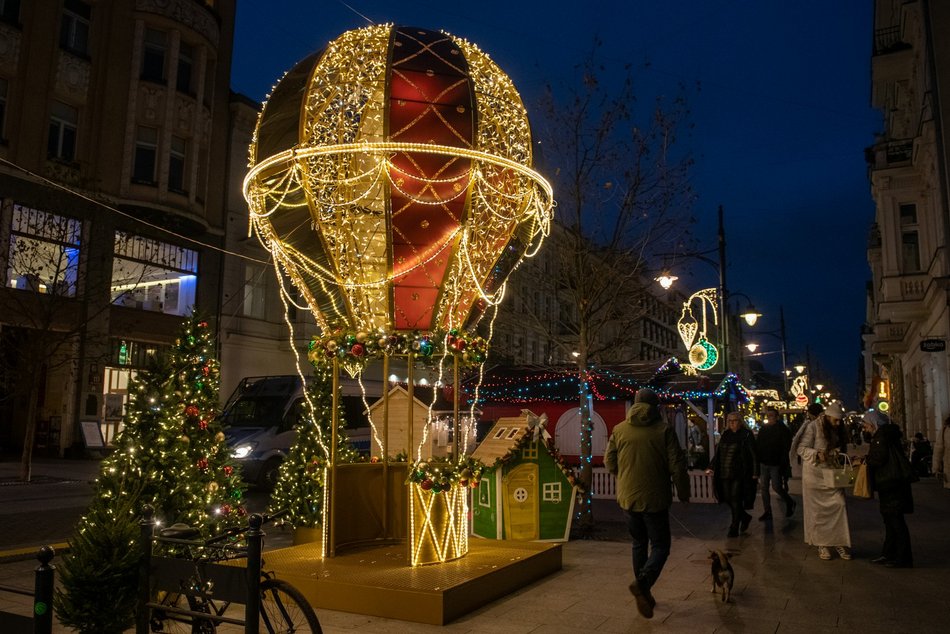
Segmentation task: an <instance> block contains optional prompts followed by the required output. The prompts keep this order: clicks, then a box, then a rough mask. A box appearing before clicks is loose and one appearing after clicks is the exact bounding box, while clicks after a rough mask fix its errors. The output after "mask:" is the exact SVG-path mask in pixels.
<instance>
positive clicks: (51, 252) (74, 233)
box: [7, 205, 82, 297]
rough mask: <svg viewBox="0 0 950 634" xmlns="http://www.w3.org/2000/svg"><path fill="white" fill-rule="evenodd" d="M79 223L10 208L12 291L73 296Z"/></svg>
mask: <svg viewBox="0 0 950 634" xmlns="http://www.w3.org/2000/svg"><path fill="white" fill-rule="evenodd" d="M81 229H82V223H81V222H80V221H79V220H76V219H74V218H67V217H66V216H60V215H57V214H53V213H50V212H47V211H40V210H39V209H31V208H30V207H23V206H21V205H14V206H13V218H12V222H11V224H10V256H9V260H8V268H7V280H8V282H7V283H8V284H9V286H11V287H12V288H19V289H21V290H27V291H33V292H36V293H45V294H47V295H59V296H63V297H75V295H76V282H77V279H78V276H77V274H78V272H79V239H80V232H81Z"/></svg>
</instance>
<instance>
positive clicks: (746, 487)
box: [706, 412, 759, 537]
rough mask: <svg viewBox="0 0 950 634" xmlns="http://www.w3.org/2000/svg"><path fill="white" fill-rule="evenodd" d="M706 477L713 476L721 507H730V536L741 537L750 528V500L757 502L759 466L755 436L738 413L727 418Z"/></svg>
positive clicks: (728, 415)
mask: <svg viewBox="0 0 950 634" xmlns="http://www.w3.org/2000/svg"><path fill="white" fill-rule="evenodd" d="M706 473H707V474H712V475H713V489H714V491H715V493H716V499H717V500H719V503H720V504H728V505H729V510H730V512H731V514H732V521H731V522H730V524H729V532H728V533H727V536H728V537H738V536H739V533H744V532H745V531H746V529H747V528H749V522H750V521H752V516H751V515H749V514H748V513H746V510H745V509H746V507H747V506H748V507H749V508H752V505H751V504H748V503H747V500H751V501H752V502H753V503H754V501H755V491H756V489H757V488H758V487H757V483H758V477H759V464H758V460H757V459H756V456H755V437H754V436H753V435H752V432H751V431H749V428H748V427H746V426H745V425H743V424H742V415H741V414H739V412H729V414H727V415H726V431H724V432H723V434H722V437H721V438H720V439H719V446H718V447H716V455H715V456H713V459H712V461H711V462H710V463H709V469H707V470H706Z"/></svg>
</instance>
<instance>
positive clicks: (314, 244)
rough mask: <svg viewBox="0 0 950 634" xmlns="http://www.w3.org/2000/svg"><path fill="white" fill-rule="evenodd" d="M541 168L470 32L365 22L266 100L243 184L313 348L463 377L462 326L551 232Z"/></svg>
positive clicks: (514, 100) (324, 357) (448, 554)
mask: <svg viewBox="0 0 950 634" xmlns="http://www.w3.org/2000/svg"><path fill="white" fill-rule="evenodd" d="M531 164H532V147H531V131H530V127H529V123H528V117H527V113H526V111H525V108H524V106H523V104H522V102H521V99H520V97H519V95H518V93H517V91H516V90H515V87H514V85H513V83H512V82H511V80H510V79H509V78H508V76H507V75H505V73H504V72H502V71H501V70H500V69H499V68H498V66H497V65H496V64H495V63H494V62H493V61H492V60H491V59H490V58H489V57H488V56H487V55H486V54H485V53H483V52H482V51H480V50H479V49H478V48H477V47H476V46H475V45H473V44H471V43H469V42H467V41H465V40H464V39H461V38H458V37H454V36H452V35H449V34H446V33H441V32H436V31H429V30H425V29H418V28H405V27H394V26H392V25H379V26H370V27H366V28H361V29H356V30H353V31H348V32H346V33H344V34H342V35H341V36H339V37H338V38H337V39H335V40H334V41H332V42H331V43H330V44H329V45H328V46H327V48H326V49H324V50H323V51H321V52H318V53H315V54H313V55H311V56H309V57H307V58H306V59H304V60H302V61H301V62H299V63H298V64H297V65H296V66H294V68H292V69H291V70H290V71H289V72H288V73H287V74H286V75H285V76H284V77H283V78H282V79H281V80H280V82H279V83H278V84H277V85H276V86H275V88H274V90H273V92H272V94H271V96H270V97H269V98H268V100H267V102H266V104H265V105H264V108H263V110H262V112H261V115H260V118H259V120H258V124H257V128H256V131H255V135H254V139H253V142H252V144H251V147H250V171H249V173H248V175H247V177H246V179H245V181H244V196H245V198H246V199H247V202H248V204H249V207H250V214H251V219H252V221H253V226H254V228H255V230H256V232H257V234H258V236H259V237H260V239H261V241H262V242H263V244H264V245H265V246H266V247H267V248H268V249H269V250H270V252H271V253H272V255H273V258H274V262H275V263H276V265H278V266H279V267H280V268H281V269H282V270H283V271H284V272H285V273H286V275H287V277H288V278H289V279H290V280H291V282H292V283H293V284H294V286H295V287H296V288H297V290H298V291H299V294H300V296H301V297H302V298H303V299H304V300H305V302H306V304H307V305H308V306H309V307H310V308H311V309H312V311H313V314H314V316H315V318H316V320H317V323H318V324H319V326H320V328H321V331H322V335H321V336H319V337H317V338H315V340H314V341H313V343H312V344H311V350H310V360H311V361H312V362H314V363H326V362H334V363H336V362H340V363H342V364H343V366H344V367H345V368H347V369H348V370H349V371H350V372H351V373H354V372H359V371H360V369H361V368H362V367H363V365H364V364H365V363H366V360H367V359H370V358H373V357H379V358H383V359H387V358H388V357H389V356H392V355H399V354H405V355H407V356H408V357H409V359H410V362H409V366H410V371H411V366H412V358H413V356H417V357H427V356H428V357H443V358H451V359H452V360H453V361H454V362H455V365H456V374H457V372H458V370H457V364H458V363H462V364H477V363H481V362H483V361H484V358H485V354H486V353H487V345H486V344H485V342H484V341H483V340H481V339H480V338H479V337H477V336H475V335H474V334H473V333H472V332H471V331H470V330H467V329H470V328H472V327H473V326H474V325H475V324H476V323H477V322H478V321H479V320H480V319H481V318H482V317H483V316H484V315H485V314H486V312H487V309H488V308H489V307H491V306H493V305H497V304H498V303H499V302H500V301H501V299H502V297H503V294H504V282H505V279H506V278H507V277H508V275H509V274H510V272H511V271H512V270H513V269H514V268H515V267H516V266H517V265H518V264H519V263H520V262H521V260H522V259H523V258H524V257H526V256H530V255H532V254H533V252H534V251H535V250H536V249H537V248H538V247H539V245H540V243H541V241H542V239H543V238H544V236H545V235H547V232H548V229H549V223H550V218H551V207H552V204H553V200H552V192H551V187H550V185H549V184H548V183H547V182H546V181H545V180H544V179H543V178H542V177H541V176H540V175H539V174H538V173H537V172H535V171H534V170H533V169H532V168H531ZM410 389H411V381H410ZM457 393H458V390H456V394H457ZM457 418H458V416H457V415H456V419H457ZM333 428H334V429H335V428H336V426H335V425H334V426H333ZM410 429H411V426H410ZM458 437H459V434H458V433H457V430H456V434H455V438H456V439H457V438H458ZM384 440H385V438H384ZM456 442H457V441H456ZM330 446H334V444H333V443H331V445H330ZM462 451H463V452H464V448H463V449H462ZM454 455H455V456H456V457H459V455H460V454H459V451H458V448H456V452H455V454H454ZM384 460H385V452H384ZM425 467H426V465H425V464H424V463H421V460H420V459H419V458H418V457H416V460H415V464H414V465H411V466H410V467H409V474H408V479H409V480H410V481H414V480H420V479H421V481H423V482H424V481H426V480H427V479H429V478H428V475H430V474H428V473H427V471H426V468H425ZM331 486H332V485H331ZM456 488H458V487H456ZM426 494H427V495H428V496H429V497H427V498H425V500H429V499H430V498H431V497H432V496H431V493H430V491H429V490H428V489H427V490H426ZM414 497H415V496H413V499H414ZM442 497H443V498H447V497H448V496H447V495H445V492H443V495H442ZM460 497H464V496H460ZM425 500H424V501H425ZM413 503H415V502H413ZM426 503H427V502H426ZM460 503H461V502H460ZM331 506H332V505H331ZM331 512H332V511H331ZM449 514H451V515H453V516H454V515H461V514H463V509H461V507H458V508H454V509H449ZM410 524H411V526H412V528H411V530H412V531H415V530H416V528H415V527H416V523H415V522H410ZM430 528H431V527H429V526H426V527H422V528H421V530H422V531H423V532H425V531H429V530H430ZM325 530H326V529H325ZM330 530H332V526H331V529H330ZM454 530H458V529H454ZM462 533H463V534H461V535H458V534H456V535H455V536H454V537H446V536H445V535H442V534H439V535H437V536H436V539H434V540H433V541H435V542H439V541H440V540H441V541H442V542H443V543H437V544H435V545H431V544H430V545H428V546H423V547H421V549H419V550H421V551H427V550H434V554H432V553H430V554H425V553H422V554H420V555H419V556H418V557H417V556H415V555H414V556H413V558H412V563H420V562H426V561H429V560H436V561H443V560H446V559H449V558H452V557H453V556H459V549H458V548H456V547H454V546H452V547H448V546H446V543H447V542H459V543H461V542H465V540H466V537H465V534H467V533H466V531H462ZM410 539H411V540H414V537H413V536H410ZM330 540H331V547H332V542H333V536H332V535H331V536H330ZM466 543H467V542H466ZM331 550H332V548H331ZM416 550H417V548H416V545H414V546H413V551H416ZM331 554H332V552H331ZM462 554H464V553H462Z"/></svg>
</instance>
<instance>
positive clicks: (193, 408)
mask: <svg viewBox="0 0 950 634" xmlns="http://www.w3.org/2000/svg"><path fill="white" fill-rule="evenodd" d="M199 413H200V412H199V410H198V406H197V405H189V406H188V407H186V408H185V416H197V415H198V414H199Z"/></svg>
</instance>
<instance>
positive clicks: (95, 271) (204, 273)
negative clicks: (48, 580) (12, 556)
mask: <svg viewBox="0 0 950 634" xmlns="http://www.w3.org/2000/svg"><path fill="white" fill-rule="evenodd" d="M234 11H235V2H234V0H123V1H119V0H5V1H4V2H0V132H2V142H0V268H2V270H3V272H4V275H5V277H4V283H3V288H2V289H0V337H2V349H3V355H2V357H3V358H2V361H3V395H2V398H0V424H2V427H0V446H2V448H3V449H4V450H11V449H12V450H16V449H17V448H20V447H22V445H23V443H24V439H25V438H26V434H27V430H28V429H30V427H31V426H32V425H33V424H35V425H36V428H37V430H38V432H39V433H38V434H37V441H38V442H39V443H40V444H41V446H45V447H46V448H47V449H49V450H50V451H51V452H61V451H62V450H64V449H65V448H68V447H71V446H73V445H74V444H78V443H81V442H82V441H83V440H86V441H90V440H92V441H94V439H93V438H92V437H91V436H88V434H93V435H94V432H95V430H96V429H97V428H98V429H99V431H100V432H101V433H102V434H103V436H105V440H106V441H108V440H109V438H110V437H111V436H112V435H113V434H114V433H115V431H116V430H117V428H118V424H119V420H120V419H121V416H122V410H123V404H124V400H125V393H126V391H127V388H128V379H129V377H130V376H131V374H132V373H133V372H134V371H135V369H136V368H137V367H141V365H142V364H143V363H145V361H146V359H147V358H148V357H149V356H150V355H151V353H153V352H155V351H158V350H160V349H161V348H162V346H166V345H168V344H169V343H171V342H172V339H173V337H174V333H175V331H176V330H177V328H178V327H179V325H180V323H181V317H182V316H183V315H185V314H187V313H188V312H189V311H190V310H191V309H192V307H196V308H197V309H198V310H199V311H201V312H202V313H204V314H207V315H209V317H211V318H213V317H214V316H215V315H217V314H218V313H219V312H220V311H221V309H220V306H219V302H220V300H221V295H220V293H219V286H220V277H221V273H222V253H221V246H222V245H223V236H224V232H225V227H226V214H225V211H226V205H227V204H228V200H227V192H228V186H227V183H228V177H229V176H228V174H227V173H226V171H225V169H223V167H222V166H225V165H226V164H227V157H228V153H229V141H230V136H229V129H230V127H231V124H230V116H231V113H230V95H229V92H230V91H229V85H230V73H231V50H232V40H233V27H234ZM83 422H95V423H97V425H93V426H92V427H91V428H90V427H89V426H88V425H86V426H83V425H82V423H83ZM81 430H82V431H81ZM84 433H85V434H87V436H84V435H83V434H84ZM42 434H45V436H42Z"/></svg>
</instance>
